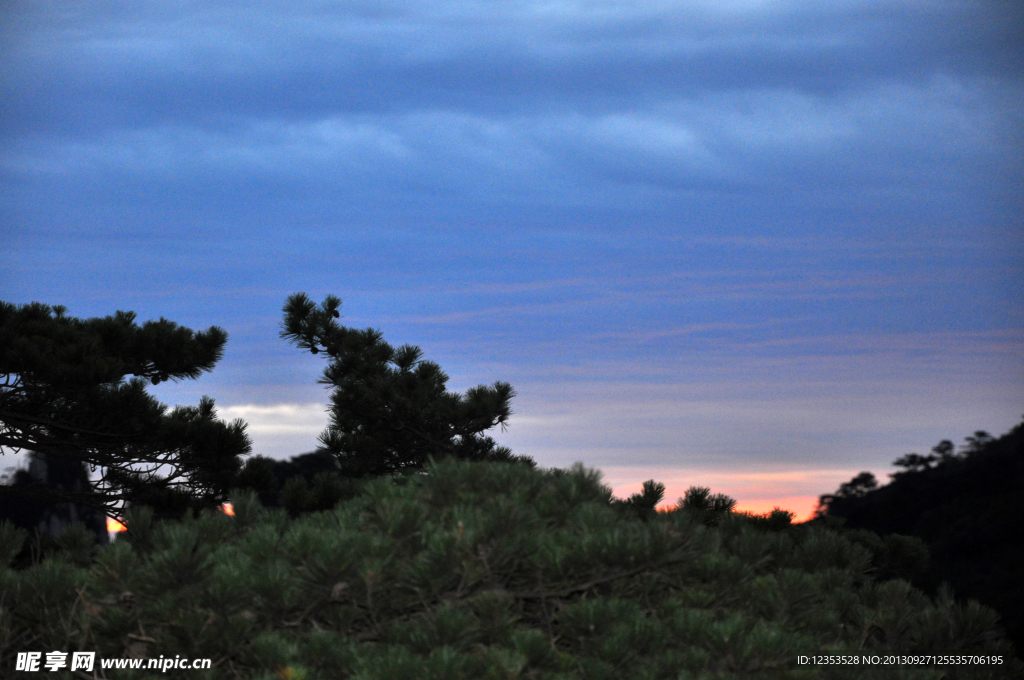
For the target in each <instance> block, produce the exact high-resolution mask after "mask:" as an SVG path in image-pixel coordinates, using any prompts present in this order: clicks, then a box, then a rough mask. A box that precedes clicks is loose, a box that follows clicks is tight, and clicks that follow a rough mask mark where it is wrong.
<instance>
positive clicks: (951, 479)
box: [822, 423, 1024, 650]
mask: <svg viewBox="0 0 1024 680" xmlns="http://www.w3.org/2000/svg"><path fill="white" fill-rule="evenodd" d="M895 465H897V466H899V467H901V468H902V470H901V471H900V472H897V473H896V474H895V475H893V479H892V481H891V482H890V483H889V484H886V485H885V486H882V487H878V485H877V481H876V480H874V478H873V476H871V475H870V473H862V474H861V475H859V476H858V477H856V478H854V479H853V480H851V481H850V482H847V483H846V484H844V485H843V486H842V487H841V488H840V489H839V491H838V492H837V493H836V494H833V495H829V496H825V497H823V498H822V514H823V516H824V517H825V518H826V519H827V520H832V523H833V524H834V525H838V526H843V527H845V528H846V529H854V530H856V529H867V530H870V531H872V532H876V533H878V534H881V535H883V536H886V535H893V534H902V535H907V536H915V537H918V538H920V539H921V540H922V541H924V543H925V544H927V546H928V551H929V553H930V559H929V560H928V564H927V565H926V566H925V567H924V568H923V569H921V570H919V571H918V572H917V573H915V574H912V580H913V583H914V584H915V585H916V586H918V587H920V588H922V589H924V590H925V591H927V592H929V593H935V592H938V589H939V588H940V587H941V585H942V584H943V583H948V584H950V585H951V586H952V588H953V590H954V591H955V592H956V594H957V595H958V596H962V597H969V598H974V599H976V600H978V601H980V602H982V603H984V604H986V605H988V606H990V607H992V608H994V609H995V610H996V611H998V612H999V614H1000V616H1001V619H1002V625H1003V626H1004V627H1005V629H1006V632H1007V635H1008V636H1009V638H1010V639H1011V640H1012V641H1013V642H1014V644H1015V646H1016V647H1017V649H1018V650H1022V649H1024V584H1022V579H1024V423H1022V424H1020V425H1017V426H1016V427H1015V428H1013V429H1012V430H1011V431H1010V432H1008V433H1007V434H1005V435H1003V436H1002V437H999V438H996V439H994V438H992V437H991V436H989V435H988V434H987V433H985V432H976V433H974V435H973V436H971V437H968V438H967V443H966V444H965V445H964V446H962V447H961V448H960V449H959V450H957V449H956V448H955V447H954V446H953V443H952V442H950V441H948V440H946V441H942V442H940V443H939V444H938V445H937V446H935V448H934V449H932V452H931V453H930V454H927V455H920V454H914V453H911V454H907V455H906V456H903V457H902V458H900V459H898V460H897V461H895ZM836 519H839V520H841V522H835V521H834V520H836Z"/></svg>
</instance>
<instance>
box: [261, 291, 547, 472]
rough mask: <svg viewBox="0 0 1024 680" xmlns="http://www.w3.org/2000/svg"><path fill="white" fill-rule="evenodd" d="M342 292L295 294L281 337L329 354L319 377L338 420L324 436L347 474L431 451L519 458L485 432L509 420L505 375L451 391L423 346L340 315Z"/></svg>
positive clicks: (408, 462)
mask: <svg viewBox="0 0 1024 680" xmlns="http://www.w3.org/2000/svg"><path fill="white" fill-rule="evenodd" d="M340 306H341V300H340V299H339V298H337V297H334V296H332V295H329V296H327V297H326V298H325V299H324V301H323V303H321V304H320V305H319V306H317V305H316V304H315V303H314V302H313V301H312V300H310V299H309V298H308V297H306V295H305V294H304V293H296V294H295V295H292V296H290V297H289V298H288V301H287V303H286V304H285V306H284V322H283V324H282V328H283V330H282V331H281V337H282V338H285V339H287V340H289V341H290V342H292V343H293V344H295V345H296V346H298V347H300V348H302V349H306V350H309V351H310V352H311V353H313V354H320V353H321V352H323V353H324V354H326V355H327V357H328V358H329V361H328V365H327V367H326V368H325V369H324V373H323V377H322V378H321V379H320V382H321V383H322V384H324V385H329V386H331V387H332V388H333V391H332V393H331V408H330V414H331V420H330V423H329V424H328V427H327V429H326V430H325V431H324V433H323V434H322V435H321V436H320V441H321V443H322V444H323V447H324V449H326V450H328V451H330V452H331V453H333V454H334V455H335V456H337V457H338V460H339V463H340V471H341V473H342V474H343V475H346V476H351V477H363V476H371V475H379V474H387V473H391V472H397V471H402V470H407V469H416V468H419V467H422V466H423V465H424V464H425V463H426V462H427V460H428V459H429V458H430V457H431V456H435V457H442V456H455V457H457V458H465V459H468V460H513V459H518V460H521V461H523V462H532V461H528V459H525V458H522V457H517V456H513V455H512V452H511V451H509V450H508V449H507V448H505V447H502V446H497V445H496V444H495V442H494V440H493V439H491V438H490V437H487V436H485V435H484V434H483V433H484V432H485V431H487V430H489V429H491V428H493V427H496V426H501V427H504V426H505V424H506V423H507V422H508V418H509V416H511V414H512V408H511V402H512V397H513V396H515V391H514V390H513V389H512V386H511V385H509V384H508V383H506V382H500V381H499V382H495V383H494V384H492V385H478V386H477V387H473V388H470V389H469V390H467V391H466V393H465V394H458V393H454V392H449V391H448V390H447V388H446V385H447V382H448V376H447V375H446V374H445V373H444V371H442V370H441V367H440V366H438V365H437V364H436V363H434V362H432V361H424V360H423V359H422V356H423V352H422V350H420V348H419V347H414V346H412V345H402V346H401V347H397V348H395V347H392V346H391V345H389V344H388V343H387V342H385V341H384V339H383V336H382V335H381V333H380V331H378V330H374V329H372V328H367V329H365V330H358V329H355V328H348V327H346V326H342V325H340V324H339V323H338V321H337V319H338V318H340V316H341V313H340V312H339V311H338V310H339V308H340Z"/></svg>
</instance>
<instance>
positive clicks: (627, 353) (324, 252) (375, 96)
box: [0, 0, 1024, 517]
mask: <svg viewBox="0 0 1024 680" xmlns="http://www.w3.org/2000/svg"><path fill="white" fill-rule="evenodd" d="M1022 36H1024V6H1022V5H1021V4H1020V3H1019V2H1016V1H1004V0H990V1H986V2H981V1H978V2H975V1H959V0H943V1H941V2H939V1H936V2H929V1H926V0H908V1H905V2H899V1H893V0H884V1H883V0H862V1H858V0H836V1H835V2H829V3H820V2H807V1H782V0H778V1H772V0H714V1H707V2H701V1H695V2H681V1H677V2H664V1H645V0H628V1H626V0H622V1H617V0H607V1H602V0H597V1H593V2H586V1H576V2H569V1H565V2H562V1H557V0H555V1H541V0H537V1H530V0H488V1H487V2H467V1H462V2H455V1H451V0H429V1H427V0H411V1H407V2H406V1H387V0H379V1H378V0H347V1H345V2H314V1H311V0H310V1H304V0H296V1H294V2H289V3H276V2H259V1H254V0H248V1H246V2H228V1H218V0H211V1H208V2H188V1H182V0H174V1H171V0H147V2H145V3H123V2H102V1H92V2H71V1H69V0H60V1H56V0H55V1H42V0H32V1H29V0H9V1H7V2H5V3H3V5H2V9H0V263H2V264H0V299H4V300H7V301H11V302H16V303H26V302H30V301H40V302H45V303H49V304H63V305H65V306H67V307H68V308H69V313H71V314H73V315H75V316H81V317H88V316H103V315H107V314H110V313H112V312H113V311H115V310H118V309H126V310H132V311H135V312H136V313H137V314H138V315H139V319H140V320H146V319H155V318H159V317H165V318H168V319H171V320H173V321H175V322H177V323H180V324H182V325H185V326H189V327H191V328H196V329H200V328H207V327H209V326H211V325H217V326H220V327H222V328H224V329H225V330H227V332H228V333H229V341H228V345H227V348H226V353H225V356H224V358H223V360H222V361H221V362H220V364H219V365H218V366H217V368H216V369H215V370H214V371H213V372H212V373H210V374H208V375H205V376H203V377H202V378H200V379H199V380H196V381H189V382H185V383H179V384H163V385H160V386H158V387H154V388H153V393H154V394H156V395H157V396H158V397H159V398H160V399H162V400H163V401H165V402H167V403H169V404H177V403H181V404H188V403H195V402H196V401H197V400H198V399H199V397H200V396H201V395H204V394H207V395H210V396H212V397H214V398H215V399H216V402H217V404H218V406H219V411H220V413H221V415H222V416H224V417H226V418H229V419H233V418H238V417H241V418H243V419H245V420H246V421H247V422H248V423H249V431H250V433H251V434H252V437H253V440H254V450H255V452H256V453H263V454H266V455H272V456H274V457H277V458H285V457H288V456H291V455H295V454H298V453H302V452H305V451H309V450H311V449H313V448H314V447H315V446H316V438H317V435H318V434H319V432H320V431H321V430H322V429H323V427H324V426H325V424H326V422H327V416H326V414H325V413H324V409H325V405H326V403H327V398H328V392H327V391H326V389H325V388H324V387H323V386H322V385H318V384H317V382H316V380H317V377H318V375H319V373H320V371H321V370H322V369H323V363H322V360H321V358H320V357H314V356H312V355H309V354H308V353H303V352H300V351H298V350H297V349H295V348H294V347H291V346H289V345H288V344H286V343H285V342H283V341H282V340H280V339H279V338H278V332H279V330H280V327H279V324H280V321H281V307H282V305H283V303H284V300H285V298H286V297H287V295H289V294H291V293H294V292H297V291H304V292H306V293H308V294H309V295H311V296H312V297H313V298H315V299H318V300H319V299H322V298H323V297H324V296H325V295H327V294H335V295H338V296H340V297H341V298H342V299H343V301H344V306H343V308H342V311H343V317H342V319H341V321H342V322H343V323H345V324H347V325H351V326H356V327H360V328H364V327H374V328H378V329H380V330H381V331H382V332H383V334H384V337H385V338H386V339H387V340H388V341H389V342H391V343H392V344H395V345H398V344H402V343H411V344H415V345H418V346H420V347H422V348H423V350H424V354H425V357H426V358H427V359H430V360H433V361H436V362H438V363H439V364H440V365H441V366H442V367H443V368H444V369H445V370H446V371H447V372H448V374H449V375H450V376H451V379H450V382H449V387H450V388H451V389H453V390H458V391H462V390H465V389H466V388H468V387H471V386H473V385H476V384H480V383H491V382H493V381H495V380H505V381H508V382H511V383H512V385H513V386H514V387H515V389H516V391H517V397H516V398H515V400H514V401H513V409H514V411H515V414H514V415H513V416H512V418H511V421H510V426H509V428H508V430H507V431H505V432H497V433H495V437H496V439H498V441H499V442H501V443H503V444H506V445H508V446H510V447H511V448H513V450H514V451H515V452H516V453H521V454H526V455H530V456H532V457H533V458H534V459H535V460H536V461H537V462H538V464H540V465H542V466H545V467H550V466H559V467H561V466H567V465H570V464H571V463H573V462H575V461H581V462H583V463H584V464H585V465H587V466H591V467H595V468H599V469H601V470H602V471H603V473H604V478H605V480H606V482H607V483H609V484H610V485H611V486H612V488H613V489H614V490H615V492H616V493H617V494H619V495H626V494H628V493H631V492H634V491H636V490H638V489H639V487H640V484H641V482H642V481H644V480H646V479H649V478H654V479H656V480H658V481H661V482H663V483H665V484H666V486H667V487H668V491H667V500H668V501H670V502H671V501H672V500H673V499H675V498H676V497H678V496H681V495H682V494H683V492H684V491H685V489H686V488H687V487H689V486H691V485H702V486H709V487H711V488H712V490H713V491H715V492H722V493H727V494H729V495H731V496H733V497H735V498H737V499H738V501H739V507H740V508H745V509H749V510H755V511H764V510H768V509H771V507H773V506H774V505H780V506H782V507H784V508H787V509H791V510H793V511H794V512H796V513H797V514H798V516H800V517H805V516H807V514H808V513H809V512H810V511H811V510H812V509H813V507H814V503H815V500H816V498H817V496H818V495H820V494H823V493H828V492H830V491H833V490H834V489H835V488H836V487H837V486H838V485H839V483H841V482H843V481H846V480H848V479H849V478H850V477H852V476H853V475H854V474H856V473H857V472H859V471H861V470H871V471H874V472H875V473H876V474H877V475H879V477H880V478H882V479H883V480H884V478H885V475H886V474H887V473H888V472H891V471H892V467H891V462H892V460H893V459H895V458H896V457H898V456H900V455H903V454H905V453H907V452H910V451H918V452H925V451H927V450H928V449H929V448H930V447H931V446H933V445H934V444H935V443H937V442H938V441H939V440H940V439H946V438H948V439H953V440H955V441H962V439H963V437H965V436H966V435H968V434H971V433H972V432H974V431H975V430H979V429H984V430H987V431H989V432H992V433H993V434H1001V433H1003V432H1005V431H1006V430H1008V429H1009V428H1010V427H1011V426H1013V425H1014V424H1016V423H1017V422H1020V419H1021V415H1022V414H1024V217H1022V216H1024V210H1022V208H1024V181H1022V180H1024V167H1022V157H1021V149H1022V148H1024V144H1022V142H1024V38H1022Z"/></svg>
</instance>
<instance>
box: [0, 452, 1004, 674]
mask: <svg viewBox="0 0 1024 680" xmlns="http://www.w3.org/2000/svg"><path fill="white" fill-rule="evenodd" d="M656 492H657V489H656V488H654V487H653V486H652V488H651V490H650V492H649V493H648V495H651V494H655V493H656ZM707 496H708V495H707V494H704V495H703V496H702V498H703V499H704V500H705V501H707V498H705V497H707ZM652 497H653V496H652ZM233 500H234V515H233V516H228V515H224V514H221V513H216V512H204V513H202V514H200V515H199V516H197V517H186V518H185V519H183V520H166V521H158V520H154V518H153V514H152V513H151V512H149V511H147V510H146V509H145V508H140V509H137V510H135V511H133V512H132V513H130V514H129V516H128V517H127V518H126V522H127V526H128V527H129V529H130V532H131V533H130V535H122V536H121V537H120V538H118V539H117V540H116V541H115V542H114V543H113V545H110V546H108V547H104V548H93V549H92V550H93V552H92V553H90V554H87V555H83V550H88V546H84V547H83V544H82V542H81V541H72V540H68V541H65V543H66V544H67V545H68V546H69V549H68V550H67V551H63V552H61V551H58V552H56V553H54V554H52V555H49V556H47V558H46V559H43V560H42V561H40V562H38V563H36V564H34V565H32V566H31V567H29V568H25V569H21V570H13V569H10V568H4V569H0V655H2V659H0V663H2V664H3V666H2V667H3V668H5V669H10V668H13V663H14V655H15V653H16V652H18V651H23V650H43V651H50V650H62V651H68V652H69V651H73V650H95V651H96V652H97V653H98V656H99V657H101V658H109V657H124V656H142V657H150V658H155V657H159V656H163V657H165V658H173V657H175V656H176V655H181V656H183V657H189V658H196V657H208V658H211V659H212V660H213V667H212V668H211V669H209V670H188V671H174V670H171V671H168V672H167V673H154V672H153V671H117V672H116V673H119V675H111V671H106V673H107V677H122V678H148V677H164V678H173V677H182V678H190V679H194V680H200V679H202V678H252V679H254V680H281V679H284V680H317V679H324V680H327V679H344V678H352V679H353V680H357V679H358V680H369V679H371V678H380V679H382V680H383V679H388V680H405V679H408V680H413V679H415V680H424V679H431V678H436V679H438V680H440V679H446V680H448V679H451V680H457V679H460V678H465V679H467V680H470V679H472V680H477V679H488V678H493V679H495V680H497V679H499V678H500V679H503V680H504V679H511V678H522V679H533V678H535V679H538V680H539V679H548V680H556V679H558V680H568V679H570V678H578V679H581V680H582V679H585V680H601V679H603V678H609V679H612V678H614V679H616V680H619V679H631V678H635V679H637V680H654V679H658V678H665V679H669V678H671V679H689V678H692V679H697V678H722V679H725V678H922V679H923V678H931V679H936V680H937V679H938V678H943V677H948V678H1006V677H1015V676H1019V675H1020V674H1021V673H1022V672H1024V669H1022V667H1021V665H1020V664H1019V663H1018V662H1017V661H1016V660H1015V659H1014V658H1013V656H1012V648H1011V647H1010V646H1009V645H1008V643H1006V642H1005V641H1003V640H1002V639H1001V638H999V636H998V634H997V633H996V632H994V631H995V626H996V621H995V615H994V614H993V612H992V611H991V610H988V609H985V608H983V607H980V606H978V605H975V604H967V605H964V604H958V603H956V602H955V601H954V600H953V599H952V597H950V596H949V594H948V593H946V592H943V593H942V594H941V595H940V597H938V598H937V599H935V600H931V599H929V598H928V597H926V596H925V595H924V594H922V593H921V592H920V591H917V590H915V589H914V588H912V587H911V586H910V585H909V584H908V583H907V582H906V581H903V580H899V579H891V580H881V577H883V576H885V575H887V574H880V573H879V567H878V566H877V565H878V563H879V562H878V555H879V554H880V553H879V552H878V550H875V551H874V552H873V547H872V546H873V544H872V542H871V541H869V540H866V539H863V537H862V540H860V541H854V540H851V539H849V538H846V537H844V536H841V535H840V534H838V533H835V532H833V531H831V530H829V529H828V528H825V527H814V528H810V527H804V526H801V525H797V526H792V525H790V524H789V522H788V516H786V517H783V515H784V514H785V513H776V515H775V516H772V517H767V516H766V517H750V516H745V515H740V514H737V513H735V512H731V511H725V510H723V511H722V512H718V511H716V510H715V508H714V507H712V506H713V505H714V504H713V503H712V504H710V505H709V503H707V502H704V503H698V502H697V500H700V499H696V497H694V498H693V499H691V500H690V502H689V504H687V503H681V505H680V507H679V509H677V510H675V511H672V512H658V513H652V512H649V511H648V510H649V509H648V508H646V506H645V505H644V503H642V502H640V501H637V502H634V503H622V502H619V503H614V502H613V499H612V498H611V492H610V491H609V489H608V488H607V487H606V486H604V485H603V484H602V483H601V479H600V475H599V473H597V472H594V471H590V470H586V469H584V468H582V467H574V468H573V469H571V470H568V471H565V470H548V471H544V470H538V469H534V468H531V467H529V466H527V465H517V464H507V463H481V462H475V463H470V462H465V461H458V460H446V461H442V462H440V463H437V464H435V465H433V466H432V467H430V468H428V469H427V470H426V471H425V472H420V473H414V474H410V475H408V476H404V477H399V478H397V479H392V478H391V477H387V478H380V479H376V480H372V481H368V482H366V483H365V484H363V485H362V486H361V489H360V491H359V493H358V495H355V496H354V497H351V498H347V499H344V500H342V501H340V502H339V503H338V504H337V505H336V506H335V507H334V508H333V509H331V510H325V511H320V512H308V513H304V514H298V515H295V513H292V515H289V513H288V512H287V511H286V510H284V509H268V508H265V507H264V506H263V505H262V504H260V502H259V501H258V499H257V498H256V496H255V495H254V494H253V493H252V492H248V493H246V492H239V493H238V494H237V495H236V496H235V497H234V499H233ZM719 505H722V503H719ZM783 520H785V521H783ZM0 534H2V536H0V538H3V539H4V541H5V542H7V543H9V544H14V543H20V541H21V540H24V533H20V534H19V533H18V532H17V531H15V530H13V529H12V528H10V527H6V528H4V529H2V530H0ZM879 545H881V546H882V547H881V548H879V550H883V549H884V550H886V551H888V553H886V554H890V553H891V554H893V555H897V556H901V555H903V554H904V553H907V552H910V553H912V552H913V548H914V546H909V547H908V546H902V545H896V544H892V545H889V544H886V543H881V542H880V543H879ZM72 548H73V549H72ZM12 550H13V551H14V552H17V548H11V547H5V548H4V550H3V551H0V557H3V556H6V555H8V554H12V555H13V554H14V552H12ZM899 559H903V558H902V557H900V558H899ZM899 559H897V558H896V557H892V558H891V559H889V561H888V562H885V564H886V565H890V564H895V563H897V562H899ZM911 561H912V560H911ZM887 568H888V567H887ZM876 576H878V577H879V578H876ZM884 652H896V653H902V654H908V653H915V652H945V653H962V654H984V655H1002V657H1003V659H1004V663H1003V665H1002V666H998V667H997V666H960V667H946V668H945V669H940V668H938V667H935V666H923V667H913V666H906V665H905V666H864V665H857V666H847V667H842V666H809V665H803V666H800V665H798V664H796V663H795V661H796V659H797V656H798V655H801V654H805V655H810V654H856V655H857V656H858V657H861V656H862V655H865V654H882V653H884ZM62 673H63V675H61V674H62ZM50 677H69V678H70V677H87V676H85V675H77V676H72V675H71V674H70V672H68V671H58V672H57V673H53V674H50ZM96 677H102V676H101V675H98V674H97V675H96Z"/></svg>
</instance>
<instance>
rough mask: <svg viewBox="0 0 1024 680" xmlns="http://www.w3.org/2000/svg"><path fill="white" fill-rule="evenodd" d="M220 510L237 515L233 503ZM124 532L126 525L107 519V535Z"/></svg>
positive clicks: (223, 506)
mask: <svg viewBox="0 0 1024 680" xmlns="http://www.w3.org/2000/svg"><path fill="white" fill-rule="evenodd" d="M218 509H219V510H220V511H221V512H223V513H224V514H225V515H234V514H235V508H234V506H233V505H231V503H225V504H224V505H222V506H220V508H218ZM122 531H127V527H125V525H124V524H122V523H121V522H119V521H118V520H116V519H114V518H113V517H108V518H107V533H110V534H119V533H121V532H122Z"/></svg>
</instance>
